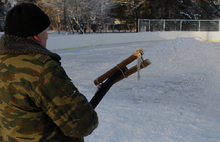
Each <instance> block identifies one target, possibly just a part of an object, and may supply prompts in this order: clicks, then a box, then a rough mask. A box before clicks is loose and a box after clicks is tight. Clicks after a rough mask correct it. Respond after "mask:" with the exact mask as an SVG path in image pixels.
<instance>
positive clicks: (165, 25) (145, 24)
mask: <svg viewBox="0 0 220 142" xmlns="http://www.w3.org/2000/svg"><path fill="white" fill-rule="evenodd" d="M138 31H139V32H155V31H220V20H183V19H181V20H167V19H160V20H152V19H139V20H138Z"/></svg>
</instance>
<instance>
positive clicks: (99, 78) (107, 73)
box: [94, 53, 137, 85]
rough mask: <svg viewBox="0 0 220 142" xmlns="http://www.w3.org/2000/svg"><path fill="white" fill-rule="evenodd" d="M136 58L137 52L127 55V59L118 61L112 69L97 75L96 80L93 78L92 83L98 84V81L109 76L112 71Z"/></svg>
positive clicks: (100, 81)
mask: <svg viewBox="0 0 220 142" xmlns="http://www.w3.org/2000/svg"><path fill="white" fill-rule="evenodd" d="M136 59H137V54H136V53H134V54H132V55H131V56H130V57H128V58H127V59H125V60H123V61H122V62H121V63H119V64H118V65H117V66H115V67H113V68H112V69H110V70H109V71H107V72H106V73H104V74H103V75H101V76H99V77H98V78H97V79H96V80H94V84H95V85H99V84H100V83H102V82H103V81H104V80H105V79H107V78H108V77H110V76H111V75H112V74H113V73H115V72H116V71H118V70H119V68H120V69H122V68H124V67H125V66H127V65H128V64H130V63H131V62H133V61H134V60H136Z"/></svg>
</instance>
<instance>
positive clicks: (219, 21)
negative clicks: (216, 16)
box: [218, 20, 220, 31]
mask: <svg viewBox="0 0 220 142" xmlns="http://www.w3.org/2000/svg"><path fill="white" fill-rule="evenodd" d="M218 31H220V20H218Z"/></svg>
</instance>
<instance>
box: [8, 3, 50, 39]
mask: <svg viewBox="0 0 220 142" xmlns="http://www.w3.org/2000/svg"><path fill="white" fill-rule="evenodd" d="M49 25H50V20H49V17H48V16H47V15H46V14H45V13H44V12H43V11H42V10H41V9H40V8H39V7H38V6H36V5H34V4H32V3H22V4H19V5H17V6H15V7H14V8H12V9H11V10H10V11H8V13H7V15H6V21H5V29H4V30H5V34H7V35H15V36H19V37H28V36H33V35H37V34H39V33H41V32H42V31H44V30H45V29H46V28H47V27H49Z"/></svg>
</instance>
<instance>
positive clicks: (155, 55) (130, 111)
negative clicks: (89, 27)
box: [52, 38, 220, 142]
mask: <svg viewBox="0 0 220 142" xmlns="http://www.w3.org/2000/svg"><path fill="white" fill-rule="evenodd" d="M136 48H141V49H143V51H144V53H145V54H144V56H143V57H144V59H146V58H147V59H149V60H150V61H151V62H152V64H151V65H149V66H148V67H147V68H144V69H142V70H141V79H140V80H139V81H138V80H137V73H136V74H133V75H131V76H129V77H128V78H126V79H124V80H122V81H120V82H118V83H116V84H115V85H114V86H113V87H112V88H111V89H110V90H109V92H108V93H107V94H106V96H105V97H104V99H103V100H102V101H101V103H100V104H99V105H98V106H97V108H96V111H97V113H98V116H99V127H98V128H97V129H96V130H95V131H94V132H93V133H92V134H91V135H89V136H87V137H86V138H85V141H86V142H219V141H220V135H219V134H220V109H219V108H220V103H219V102H220V87H219V86H220V81H219V80H220V72H219V70H220V65H219V60H220V56H219V55H220V43H217V42H201V41H198V40H195V39H194V38H176V39H173V40H170V41H158V42H136V43H130V44H118V45H106V46H94V47H89V48H76V49H70V50H54V52H56V53H58V54H59V55H61V57H62V60H61V62H62V66H63V67H64V68H65V70H66V72H67V74H68V76H69V77H70V78H71V79H72V81H73V83H74V84H75V85H76V87H77V88H78V89H79V90H80V92H81V93H83V94H84V95H85V96H86V97H87V98H88V100H90V99H91V98H92V97H93V95H94V93H95V92H96V90H97V88H96V86H95V85H94V84H93V81H94V80H95V79H96V78H97V77H98V76H100V75H102V74H103V73H105V72H106V71H108V70H109V69H111V68H112V67H114V66H115V65H117V64H118V63H120V62H121V61H122V60H124V59H126V58H127V57H129V56H130V55H131V54H133V53H134V50H135V49H136ZM52 51H53V50H52ZM136 63H137V62H136V61H134V62H133V63H132V64H131V65H128V68H130V67H132V66H133V65H135V64H136Z"/></svg>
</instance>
